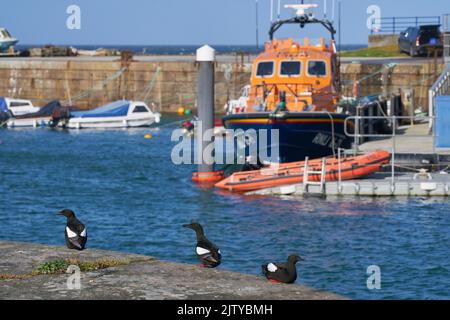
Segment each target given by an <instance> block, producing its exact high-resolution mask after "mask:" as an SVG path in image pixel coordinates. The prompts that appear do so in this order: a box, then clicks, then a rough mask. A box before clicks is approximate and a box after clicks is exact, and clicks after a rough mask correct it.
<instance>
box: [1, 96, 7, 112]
mask: <svg viewBox="0 0 450 320" xmlns="http://www.w3.org/2000/svg"><path fill="white" fill-rule="evenodd" d="M0 112H8V105H7V104H6V101H5V98H3V97H0Z"/></svg>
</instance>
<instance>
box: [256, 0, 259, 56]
mask: <svg viewBox="0 0 450 320" xmlns="http://www.w3.org/2000/svg"><path fill="white" fill-rule="evenodd" d="M255 5H256V50H258V48H259V23H258V22H259V12H258V0H255Z"/></svg>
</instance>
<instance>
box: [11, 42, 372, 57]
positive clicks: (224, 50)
mask: <svg viewBox="0 0 450 320" xmlns="http://www.w3.org/2000/svg"><path fill="white" fill-rule="evenodd" d="M202 45H203V44H199V45H184V46H183V45H129V46H124V45H72V47H75V48H77V49H81V50H96V49H99V48H104V49H117V50H119V51H132V52H134V53H136V54H155V55H192V54H195V52H196V50H197V49H198V48H200V47H201V46H202ZM64 46H65V47H70V45H64ZM37 47H42V45H31V44H19V45H17V46H16V49H17V50H19V51H24V50H28V49H31V48H37ZM213 47H214V49H216V51H217V53H219V54H229V53H239V52H243V53H250V54H257V53H260V52H261V51H263V49H264V48H263V47H261V46H260V47H256V45H213ZM366 47H367V45H364V44H346V45H342V47H341V49H342V50H343V51H346V50H356V49H361V48H366Z"/></svg>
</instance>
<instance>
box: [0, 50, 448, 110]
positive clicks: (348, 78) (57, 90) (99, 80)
mask: <svg viewBox="0 0 450 320" xmlns="http://www.w3.org/2000/svg"><path fill="white" fill-rule="evenodd" d="M251 60H252V57H246V58H244V57H234V56H218V61H217V64H216V75H215V81H216V86H215V93H216V99H215V108H216V111H217V112H223V111H224V109H223V107H224V105H225V103H226V102H227V100H228V99H229V98H237V97H239V95H240V91H241V89H242V88H243V87H244V86H245V85H246V84H248V83H249V80H250V75H251V69H252V64H251ZM443 68H444V65H443V64H440V63H438V64H434V63H433V61H431V60H430V61H429V62H421V63H414V62H413V60H412V61H411V63H409V62H403V63H401V64H398V65H395V66H391V67H387V66H386V65H383V64H380V63H367V62H364V61H359V62H358V61H356V63H355V61H352V60H351V59H350V60H343V63H342V65H341V75H342V84H343V88H342V93H343V94H344V95H346V96H351V95H352V94H353V83H354V82H355V81H357V80H362V81H361V89H360V93H361V95H371V94H390V93H393V94H398V93H399V90H412V91H413V92H414V106H415V107H423V108H425V111H426V108H427V101H428V100H427V98H428V89H429V87H430V86H431V85H432V84H433V83H434V82H435V80H436V79H437V77H438V76H439V74H440V73H441V71H442V70H443ZM105 79H108V81H105ZM196 86H197V66H196V63H195V61H194V57H193V56H148V57H135V58H133V59H131V60H123V59H120V58H117V57H99V58H7V59H6V58H5V59H0V96H8V97H16V98H23V99H30V100H32V101H33V103H34V104H35V105H38V106H39V105H44V104H46V103H47V102H49V101H50V100H53V99H57V100H61V101H65V102H66V103H67V104H68V103H69V101H71V100H72V104H73V105H75V106H77V107H79V108H82V109H90V108H95V107H98V106H100V105H103V104H105V103H109V102H111V101H114V100H117V99H123V98H126V99H130V100H142V99H143V98H144V95H145V94H144V93H145V92H146V91H147V89H148V88H150V93H149V98H148V99H147V101H146V102H148V103H151V102H155V103H156V104H157V105H158V106H160V111H163V112H176V110H177V109H178V108H179V107H180V106H183V107H185V108H192V109H195V107H196Z"/></svg>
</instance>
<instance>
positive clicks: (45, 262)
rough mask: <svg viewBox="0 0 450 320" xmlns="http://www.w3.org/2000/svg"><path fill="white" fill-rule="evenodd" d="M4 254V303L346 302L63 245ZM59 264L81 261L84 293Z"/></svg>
mask: <svg viewBox="0 0 450 320" xmlns="http://www.w3.org/2000/svg"><path fill="white" fill-rule="evenodd" d="M0 256H1V257H2V259H1V262H0V299H3V300H11V299H46V300H47V299H50V300H60V299H79V300H97V299H101V300H103V299H121V300H123V299H125V300H144V299H149V300H150V299H151V300H185V299H189V300H204V299H221V300H268V299H271V300H272V299H273V300H330V299H343V298H342V297H340V296H338V295H335V294H332V293H328V292H324V291H318V290H314V289H311V288H307V287H305V286H301V285H281V284H280V285H275V284H272V283H269V282H268V281H266V280H265V279H263V278H262V277H257V276H252V275H244V274H239V273H235V272H229V271H224V270H220V269H214V270H211V269H203V268H199V267H197V266H193V265H186V264H179V263H172V262H164V261H160V260H157V259H155V258H152V257H147V256H142V255H135V254H127V253H118V252H110V251H103V250H94V249H88V250H86V251H83V252H74V251H70V250H67V249H65V248H63V247H53V246H46V245H38V244H28V243H17V242H7V241H6V242H5V241H0ZM56 261H77V263H78V264H79V265H80V266H82V271H81V276H80V281H79V284H80V287H79V289H77V288H73V287H69V286H68V284H67V282H68V279H69V278H70V277H71V276H73V275H71V274H66V273H64V272H53V273H52V272H51V271H52V270H53V269H51V268H50V267H49V266H51V265H52V263H53V264H56ZM83 268H86V271H83ZM37 270H40V272H37ZM53 271H54V270H53ZM46 273H48V274H46Z"/></svg>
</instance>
